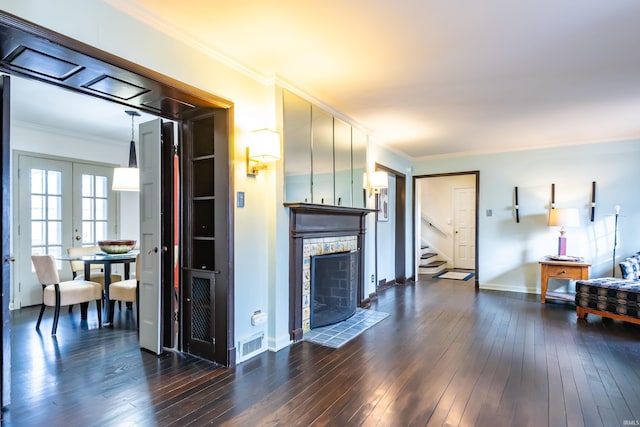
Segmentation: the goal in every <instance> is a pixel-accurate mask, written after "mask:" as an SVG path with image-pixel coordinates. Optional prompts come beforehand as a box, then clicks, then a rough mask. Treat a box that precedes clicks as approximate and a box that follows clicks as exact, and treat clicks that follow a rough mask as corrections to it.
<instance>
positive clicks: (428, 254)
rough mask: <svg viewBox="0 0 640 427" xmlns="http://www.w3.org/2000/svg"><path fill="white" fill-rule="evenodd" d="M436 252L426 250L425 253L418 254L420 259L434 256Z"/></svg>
mask: <svg viewBox="0 0 640 427" xmlns="http://www.w3.org/2000/svg"><path fill="white" fill-rule="evenodd" d="M437 255H438V254H436V253H433V252H427V253H426V254H422V255H420V259H429V258H433V257H434V256H437Z"/></svg>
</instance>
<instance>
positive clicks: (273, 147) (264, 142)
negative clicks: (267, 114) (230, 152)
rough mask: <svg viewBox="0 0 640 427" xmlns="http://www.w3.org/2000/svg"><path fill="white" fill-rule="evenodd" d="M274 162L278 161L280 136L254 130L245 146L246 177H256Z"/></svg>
mask: <svg viewBox="0 0 640 427" xmlns="http://www.w3.org/2000/svg"><path fill="white" fill-rule="evenodd" d="M276 160H280V135H279V134H278V133H277V132H274V131H272V130H270V129H259V130H254V131H253V132H252V135H251V137H250V139H249V145H248V146H247V176H256V175H258V171H260V170H263V169H267V167H268V164H267V163H269V162H275V161H276Z"/></svg>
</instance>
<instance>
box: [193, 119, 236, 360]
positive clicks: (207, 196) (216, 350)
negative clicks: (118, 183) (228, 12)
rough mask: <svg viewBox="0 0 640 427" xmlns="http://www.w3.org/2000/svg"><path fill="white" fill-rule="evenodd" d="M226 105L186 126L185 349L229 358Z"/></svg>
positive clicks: (231, 353)
mask: <svg viewBox="0 0 640 427" xmlns="http://www.w3.org/2000/svg"><path fill="white" fill-rule="evenodd" d="M227 118H228V115H227V114H226V110H221V111H214V112H211V111H209V112H205V113H204V114H201V115H197V116H194V117H192V118H191V119H190V120H188V121H187V122H186V123H184V126H187V127H189V131H190V132H188V133H189V134H190V135H191V136H192V137H191V140H190V141H187V143H186V144H185V145H184V148H183V150H184V151H183V168H184V170H183V173H182V177H183V180H184V197H183V206H184V213H185V216H184V218H185V221H184V224H183V229H184V237H183V250H184V256H183V267H184V269H183V270H184V276H183V280H184V296H183V299H182V304H183V307H184V315H185V317H184V325H185V329H184V331H185V336H184V347H185V350H186V351H187V352H188V353H191V354H195V355H198V356H201V357H204V358H206V359H209V360H215V361H226V363H225V364H233V360H234V355H235V351H234V346H233V342H232V341H229V342H228V341H227V339H226V338H227V335H226V331H225V330H224V329H225V328H226V327H227V322H228V321H229V318H230V316H229V314H228V313H229V311H230V310H229V309H228V307H227V298H228V295H229V293H228V292H229V276H230V268H229V263H230V253H231V251H230V249H229V248H230V245H229V229H228V224H229V214H228V203H229V186H230V185H229V178H228V177H229V157H228V155H229V147H228V138H227V133H226V130H227V127H228V123H227Z"/></svg>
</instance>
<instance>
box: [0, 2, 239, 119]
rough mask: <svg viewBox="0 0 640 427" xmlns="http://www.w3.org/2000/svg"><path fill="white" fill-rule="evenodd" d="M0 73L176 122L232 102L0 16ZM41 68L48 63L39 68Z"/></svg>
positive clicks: (9, 16)
mask: <svg viewBox="0 0 640 427" xmlns="http://www.w3.org/2000/svg"><path fill="white" fill-rule="evenodd" d="M0 40H1V42H0V57H1V58H2V59H1V61H0V70H2V71H4V72H7V73H9V74H14V75H20V76H22V77H26V78H31V79H35V80H39V81H43V82H46V83H50V84H54V85H56V86H61V87H64V88H67V89H70V90H73V91H76V92H81V93H84V94H86V95H91V96H95V97H98V98H102V99H106V100H108V101H112V102H117V103H119V104H122V105H125V106H128V107H133V108H137V109H140V110H143V111H145V112H148V113H150V114H154V115H158V116H161V117H165V118H170V119H174V120H179V119H180V117H181V116H182V114H183V113H184V112H186V111H190V110H193V109H196V108H202V107H214V108H230V107H231V105H232V103H231V102H229V101H227V100H224V99H222V98H219V97H216V96H214V95H212V94H210V93H207V92H205V91H203V90H201V89H198V88H195V87H193V86H190V85H188V84H186V83H183V82H180V81H178V80H175V79H172V78H170V77H168V76H166V75H163V74H160V73H158V72H156V71H153V70H150V69H149V68H146V67H143V66H141V65H138V64H135V63H133V62H130V61H127V60H125V59H123V58H120V57H117V56H115V55H112V54H110V53H108V52H105V51H103V50H100V49H97V48H95V47H93V46H91V45H88V44H85V43H82V42H80V41H78V40H74V39H72V38H69V37H67V36H64V35H62V34H59V33H56V32H53V31H50V30H48V29H46V28H44V27H41V26H39V25H36V24H34V23H31V22H28V21H24V20H22V19H20V18H18V17H16V16H14V15H11V14H8V13H4V12H0ZM43 63H45V64H47V63H51V65H48V66H44V67H43ZM69 69H72V70H73V71H68V70H69Z"/></svg>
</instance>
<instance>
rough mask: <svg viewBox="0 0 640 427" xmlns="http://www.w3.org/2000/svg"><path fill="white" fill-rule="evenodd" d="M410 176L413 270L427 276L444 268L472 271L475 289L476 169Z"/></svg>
mask: <svg viewBox="0 0 640 427" xmlns="http://www.w3.org/2000/svg"><path fill="white" fill-rule="evenodd" d="M413 179H414V182H413V183H414V186H413V189H414V190H413V191H414V199H413V200H414V230H415V240H414V261H415V271H416V272H417V274H419V275H420V274H423V275H429V276H434V275H437V274H439V273H442V272H443V271H446V270H459V271H463V272H472V273H474V280H475V287H476V289H477V288H478V287H479V280H478V251H477V249H476V248H477V242H478V199H479V197H478V195H479V191H480V172H479V171H470V172H453V173H444V174H433V175H420V176H415V177H414V178H413Z"/></svg>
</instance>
